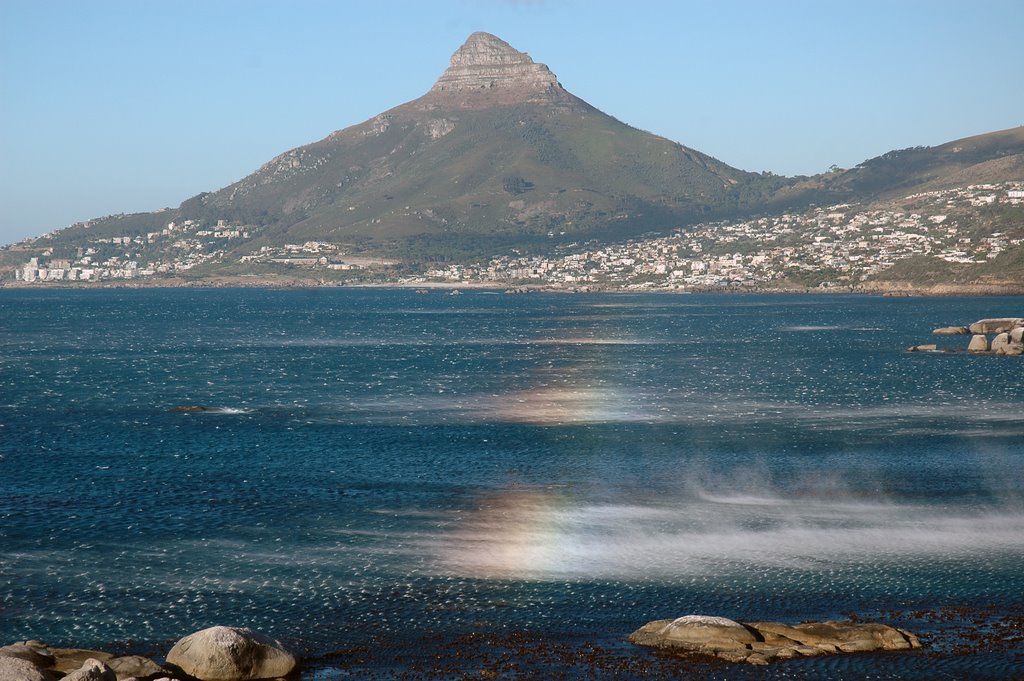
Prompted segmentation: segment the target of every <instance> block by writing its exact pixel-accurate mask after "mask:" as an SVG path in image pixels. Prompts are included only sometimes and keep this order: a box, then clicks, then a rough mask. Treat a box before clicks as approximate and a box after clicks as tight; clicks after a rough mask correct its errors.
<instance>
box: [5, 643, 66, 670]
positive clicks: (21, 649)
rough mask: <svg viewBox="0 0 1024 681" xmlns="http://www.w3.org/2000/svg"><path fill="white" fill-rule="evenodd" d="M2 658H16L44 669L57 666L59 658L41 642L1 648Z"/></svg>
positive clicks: (15, 644) (16, 644)
mask: <svg viewBox="0 0 1024 681" xmlns="http://www.w3.org/2000/svg"><path fill="white" fill-rule="evenodd" d="M0 657H16V658H18V659H20V660H25V661H26V662H31V663H32V664H33V665H34V666H36V667H40V668H42V669H47V668H49V667H52V666H54V665H55V664H57V658H55V657H54V656H53V654H52V653H51V652H50V651H49V650H47V648H46V645H45V644H44V643H42V642H40V641H24V642H22V643H14V644H12V645H9V646H4V647H2V648H0Z"/></svg>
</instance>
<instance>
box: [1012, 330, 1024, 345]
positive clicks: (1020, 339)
mask: <svg viewBox="0 0 1024 681" xmlns="http://www.w3.org/2000/svg"><path fill="white" fill-rule="evenodd" d="M1010 342H1011V343H1024V326H1018V327H1017V328H1015V329H1013V330H1012V331H1010Z"/></svg>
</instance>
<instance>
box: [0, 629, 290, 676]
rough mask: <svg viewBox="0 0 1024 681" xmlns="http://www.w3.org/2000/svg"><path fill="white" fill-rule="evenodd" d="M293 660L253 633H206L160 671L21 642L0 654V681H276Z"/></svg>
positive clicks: (125, 659)
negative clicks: (185, 680)
mask: <svg viewBox="0 0 1024 681" xmlns="http://www.w3.org/2000/svg"><path fill="white" fill-rule="evenodd" d="M297 665H298V662H297V660H296V659H295V657H294V656H292V655H291V653H289V652H288V651H286V650H285V649H284V647H283V646H281V644H280V643H278V642H277V641H275V640H273V639H270V638H268V637H266V636H264V635H263V634H260V633H258V632H255V631H252V630H251V629H241V628H236V627H210V628H209V629H204V630H202V631H197V632H196V633H194V634H190V635H188V636H186V637H185V638H183V639H181V640H180V641H178V642H177V643H176V644H175V645H174V647H173V648H171V650H170V652H169V653H168V654H167V663H166V665H165V666H161V665H159V664H157V663H156V662H154V661H153V660H150V659H148V658H145V657H141V656H139V655H126V656H122V657H115V656H114V655H112V654H110V653H107V652H103V651H99V650H84V649H79V648H54V647H50V646H48V645H47V644H45V643H43V642H42V641H19V642H17V643H14V644H12V645H8V646H4V647H2V648H0V681H57V680H58V679H61V680H62V681H181V680H184V679H189V680H191V679H198V680H199V681H257V680H263V679H280V678H282V677H285V676H287V675H288V674H290V673H291V672H292V671H294V670H295V668H296V666H297Z"/></svg>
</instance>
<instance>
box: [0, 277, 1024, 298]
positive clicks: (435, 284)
mask: <svg viewBox="0 0 1024 681" xmlns="http://www.w3.org/2000/svg"><path fill="white" fill-rule="evenodd" d="M172 288H190V289H225V288H251V289H267V290H288V289H296V290H300V289H301V290H313V289H342V288H347V289H411V290H416V289H423V290H424V291H428V292H435V291H445V292H452V291H460V292H461V291H462V290H468V291H495V292H499V293H508V294H520V295H521V294H526V293H566V294H580V293H592V294H659V295H689V294H726V295H730V294H741V295H866V296H877V297H886V298H910V297H929V298H949V297H996V296H1021V295H1024V284H1019V285H1010V284H1005V285H989V284H984V285H983V284H965V285H951V284H935V285H933V286H928V287H915V286H911V285H909V284H905V285H884V286H858V287H851V288H828V289H820V288H793V287H789V288H787V287H781V288H762V287H757V288H749V287H734V288H717V287H716V288H710V287H709V288H675V289H670V288H634V287H629V286H611V285H607V284H593V285H584V286H556V285H543V284H530V283H522V282H484V281H460V282H454V281H420V282H402V281H382V282H359V283H345V282H324V281H320V280H312V279H302V278H288V279H267V278H254V277H214V278H210V279H201V280H189V279H174V278H167V279H160V280H155V281H145V282H143V281H131V280H125V281H107V282H102V283H100V282H96V283H92V282H54V283H42V284H41V283H26V282H20V281H9V280H8V281H2V282H0V291H3V290H18V291H28V290H40V291H57V290H69V291H70V290H73V291H87V290H98V291H99V290H140V289H172Z"/></svg>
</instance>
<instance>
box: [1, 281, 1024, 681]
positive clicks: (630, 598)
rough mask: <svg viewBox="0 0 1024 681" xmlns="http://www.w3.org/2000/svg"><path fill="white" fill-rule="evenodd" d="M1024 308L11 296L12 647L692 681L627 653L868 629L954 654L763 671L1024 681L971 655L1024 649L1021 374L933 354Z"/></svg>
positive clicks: (1009, 303) (8, 547)
mask: <svg viewBox="0 0 1024 681" xmlns="http://www.w3.org/2000/svg"><path fill="white" fill-rule="evenodd" d="M1022 311H1024V298H1022V297H1014V298H1009V297H1000V298H942V299H928V298H879V297H867V296H740V295H735V296H734V295H688V296H673V295H625V294H623V295H612V294H607V295H560V294H531V295H518V296H496V295H488V294H487V293H484V292H479V291H469V292H465V293H464V294H463V295H461V296H457V297H453V296H448V295H444V294H443V293H441V292H432V293H430V294H428V295H417V294H415V293H413V292H411V291H404V290H372V289H360V290H345V289H341V290H337V289H332V290H291V291H274V290H138V291H88V290H84V291H32V290H12V291H0V319H2V320H3V323H2V324H0V642H4V643H6V642H10V641H13V640H15V639H20V638H39V639H43V640H46V641H48V642H51V643H53V644H61V645H74V646H81V647H88V646H92V647H104V646H106V647H111V646H113V647H117V648H119V649H122V650H131V651H144V652H150V651H159V650H163V651H164V652H166V649H167V648H169V643H168V642H173V640H175V639H177V638H179V637H181V636H183V635H185V634H187V633H190V632H192V631H194V630H197V629H200V628H203V627H206V626H210V625H213V624H233V625H239V626H250V627H253V628H255V629H258V630H261V631H265V632H267V633H269V634H272V635H273V636H275V637H277V638H279V639H281V640H282V641H284V642H285V643H286V644H287V645H289V646H291V647H293V648H295V649H296V650H298V651H299V652H300V653H301V654H303V655H305V656H306V657H308V658H311V659H314V662H313V663H312V664H311V665H309V667H308V668H307V671H306V672H304V674H305V676H304V678H307V679H314V678H315V679H323V680H326V679H335V678H346V677H350V676H372V675H376V676H378V677H380V678H390V677H391V676H395V675H398V674H403V673H404V674H407V675H411V676H412V677H413V678H418V677H417V676H416V675H417V674H419V675H422V676H423V677H430V676H431V675H432V674H434V673H435V672H436V675H435V676H434V677H435V678H438V677H439V678H459V677H460V675H461V674H462V673H470V674H479V673H480V672H481V670H483V669H489V670H493V671H495V672H497V673H500V674H505V675H507V676H509V677H510V678H512V677H515V676H516V675H520V676H523V677H524V678H525V677H528V676H529V675H530V674H535V675H537V678H545V676H544V674H545V673H547V672H550V671H551V670H552V669H554V670H562V671H566V673H567V674H568V675H569V678H576V677H584V678H593V675H595V674H596V675H597V676H599V677H602V678H604V677H607V678H612V677H615V678H632V677H643V676H655V677H656V676H658V675H659V674H663V675H665V676H673V675H677V676H678V675H679V674H682V673H684V672H683V671H680V670H679V669H678V668H677V667H675V666H673V665H674V662H673V661H672V660H665V659H663V658H661V657H658V656H656V655H654V654H653V653H650V652H648V651H644V650H641V649H638V648H633V647H631V646H629V644H627V643H625V642H624V641H625V637H626V636H627V635H628V634H629V633H630V632H631V631H633V630H634V629H636V628H637V627H639V626H640V625H642V624H643V623H645V622H647V621H649V620H653V619H661V618H666V617H674V616H679V615H684V614H690V613H704V614H715V615H723V616H727V617H732V618H734V619H741V620H763V619H770V620H781V621H791V622H797V621H801V620H807V619H824V618H845V617H847V616H849V615H855V616H860V617H869V618H874V619H879V620H881V621H885V620H886V619H892V620H894V621H897V622H898V623H901V626H904V625H905V626H908V627H911V628H914V627H916V629H915V630H922V631H921V633H922V634H923V635H924V637H925V640H926V643H927V642H928V641H929V637H931V639H930V640H931V643H932V645H931V646H930V648H929V649H928V651H926V652H922V653H912V654H907V655H895V656H894V655H892V654H890V655H858V656H852V657H848V658H833V659H829V660H822V659H819V660H802V661H795V662H787V663H779V664H776V665H773V666H772V667H771V668H770V670H769V671H767V672H765V671H764V670H757V671H756V675H755V676H756V678H780V679H781V678H820V677H821V676H822V674H825V673H832V674H838V675H840V676H842V675H844V674H845V675H851V676H857V677H865V678H866V677H870V678H901V679H902V678H906V679H925V678H934V675H935V673H937V672H941V673H944V674H947V675H950V676H952V677H953V678H966V677H970V678H991V679H1005V678H1014V677H1017V678H1020V677H1024V656H1022V655H1024V649H1022V647H1021V645H1020V642H1019V641H1017V642H1016V643H1015V644H1013V643H1009V644H1000V645H987V646H986V645H981V644H977V642H975V643H972V644H971V645H970V646H967V647H966V648H965V647H961V648H957V646H958V645H962V644H964V645H965V642H964V641H961V640H960V638H962V636H963V635H964V632H968V631H969V630H970V624H971V622H972V621H978V622H982V625H979V626H982V627H986V626H990V627H994V628H995V629H999V627H1000V626H1003V624H1005V623H1006V622H1016V623H1017V624H1016V626H1017V627H1018V630H1019V626H1020V621H1022V620H1021V614H1022V607H1024V605H1022V601H1024V596H1022V594H1024V570H1021V568H1020V565H1022V564H1024V391H1022V390H1021V379H1022V378H1024V361H1021V359H1020V358H998V357H973V356H968V355H966V354H964V353H959V354H946V353H940V354H931V353H905V352H903V349H904V348H906V347H907V346H910V345H915V344H918V343H923V342H930V338H931V336H930V331H931V329H932V328H935V327H939V326H947V325H952V324H964V323H970V322H972V321H974V320H976V319H979V318H982V317H996V316H1020V315H1021V314H1022ZM966 341H967V339H966V338H962V337H954V338H944V339H940V340H939V342H940V344H943V343H944V344H946V345H949V346H962V347H966ZM191 405H202V406H205V407H208V408H212V409H210V410H209V411H205V412H175V411H173V409H174V408H176V407H183V406H191ZM943 608H962V609H963V610H962V612H961V613H960V614H957V613H953V612H952V611H949V610H946V611H943V610H942V609H943ZM979 613H981V614H980V615H979ZM972 618H973V620H972ZM979 618H980V619H979ZM1015 618H1016V619H1015ZM958 621H960V623H959V624H958ZM1000 623H1002V624H1000ZM1007 626H1010V628H1011V629H1012V625H1007ZM1003 630H1006V627H1003ZM337 651H347V652H343V653H338V654H336V655H334V654H332V653H335V652H337ZM513 662H515V663H516V664H519V665H520V666H519V667H517V668H513V667H512V666H510V665H512V664H513ZM502 665H505V666H502ZM685 673H694V674H698V677H702V678H703V677H706V678H715V677H716V675H721V676H722V678H725V676H728V678H745V676H744V675H748V674H749V675H754V674H755V672H753V671H749V670H736V669H734V668H731V667H729V668H720V667H716V666H713V665H712V666H709V667H706V668H704V667H701V668H700V670H699V673H698V672H693V671H692V670H691V671H690V672H685ZM588 675H590V676H588ZM755 676H751V678H754V677H755Z"/></svg>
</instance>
